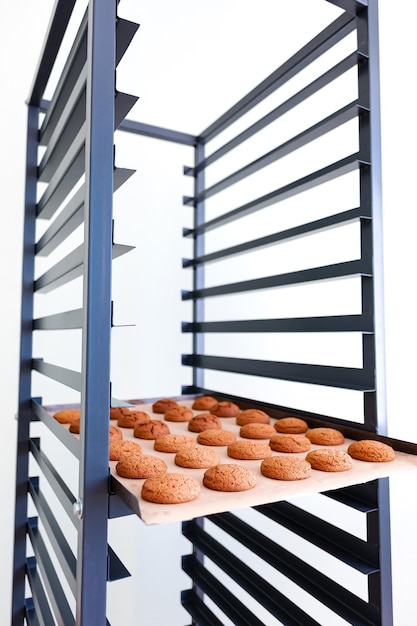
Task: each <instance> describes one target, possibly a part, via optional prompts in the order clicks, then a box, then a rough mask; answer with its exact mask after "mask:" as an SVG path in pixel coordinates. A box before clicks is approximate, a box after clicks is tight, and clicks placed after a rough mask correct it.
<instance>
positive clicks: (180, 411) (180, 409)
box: [164, 406, 194, 422]
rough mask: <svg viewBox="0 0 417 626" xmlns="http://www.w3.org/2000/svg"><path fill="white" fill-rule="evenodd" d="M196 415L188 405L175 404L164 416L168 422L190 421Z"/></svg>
mask: <svg viewBox="0 0 417 626" xmlns="http://www.w3.org/2000/svg"><path fill="white" fill-rule="evenodd" d="M193 417H194V413H193V411H192V410H191V409H189V408H188V407H186V406H174V407H172V409H168V410H167V411H166V412H165V415H164V418H165V419H166V420H167V422H189V421H190V419H192V418H193Z"/></svg>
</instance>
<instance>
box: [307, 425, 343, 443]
mask: <svg viewBox="0 0 417 626" xmlns="http://www.w3.org/2000/svg"><path fill="white" fill-rule="evenodd" d="M306 437H308V438H309V439H310V441H311V443H316V444H318V445H320V446H338V445H340V444H341V443H343V442H344V440H345V438H344V436H343V435H342V433H341V432H340V431H339V430H336V428H311V429H310V430H308V431H307V432H306Z"/></svg>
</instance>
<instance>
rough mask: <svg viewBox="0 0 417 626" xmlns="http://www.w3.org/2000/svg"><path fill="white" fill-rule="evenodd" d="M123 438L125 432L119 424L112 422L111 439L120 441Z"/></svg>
mask: <svg viewBox="0 0 417 626" xmlns="http://www.w3.org/2000/svg"><path fill="white" fill-rule="evenodd" d="M121 439H123V433H122V431H121V430H120V428H119V427H118V426H114V425H113V424H110V441H120V440H121Z"/></svg>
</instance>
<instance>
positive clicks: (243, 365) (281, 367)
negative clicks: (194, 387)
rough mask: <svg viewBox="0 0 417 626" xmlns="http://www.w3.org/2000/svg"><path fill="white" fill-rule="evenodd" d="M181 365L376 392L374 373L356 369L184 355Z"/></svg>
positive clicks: (203, 355)
mask: <svg viewBox="0 0 417 626" xmlns="http://www.w3.org/2000/svg"><path fill="white" fill-rule="evenodd" d="M182 364H183V365H188V366H191V367H199V368H202V369H209V370H217V371H221V372H234V373H236V374H245V375H247V376H260V377H262V378H271V379H279V380H290V381H293V382H299V383H306V384H309V385H323V386H325V387H339V388H341V389H353V390H356V391H373V390H374V388H375V381H374V376H373V371H368V370H366V369H360V368H354V367H331V366H328V365H309V364H305V363H287V362H282V361H261V360H255V359H237V358H230V357H218V356H209V355H205V354H183V355H182Z"/></svg>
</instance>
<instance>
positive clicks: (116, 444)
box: [109, 439, 142, 461]
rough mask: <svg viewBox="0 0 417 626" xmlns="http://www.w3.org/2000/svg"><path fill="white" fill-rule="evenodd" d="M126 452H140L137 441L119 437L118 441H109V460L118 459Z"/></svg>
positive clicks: (139, 453) (137, 453) (138, 453)
mask: <svg viewBox="0 0 417 626" xmlns="http://www.w3.org/2000/svg"><path fill="white" fill-rule="evenodd" d="M127 454H136V455H139V456H140V455H141V454H142V448H141V447H140V445H139V444H138V443H135V442H134V441H129V440H128V439H119V440H118V441H111V442H110V447H109V460H110V461H119V460H120V458H121V457H122V456H124V455H127Z"/></svg>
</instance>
